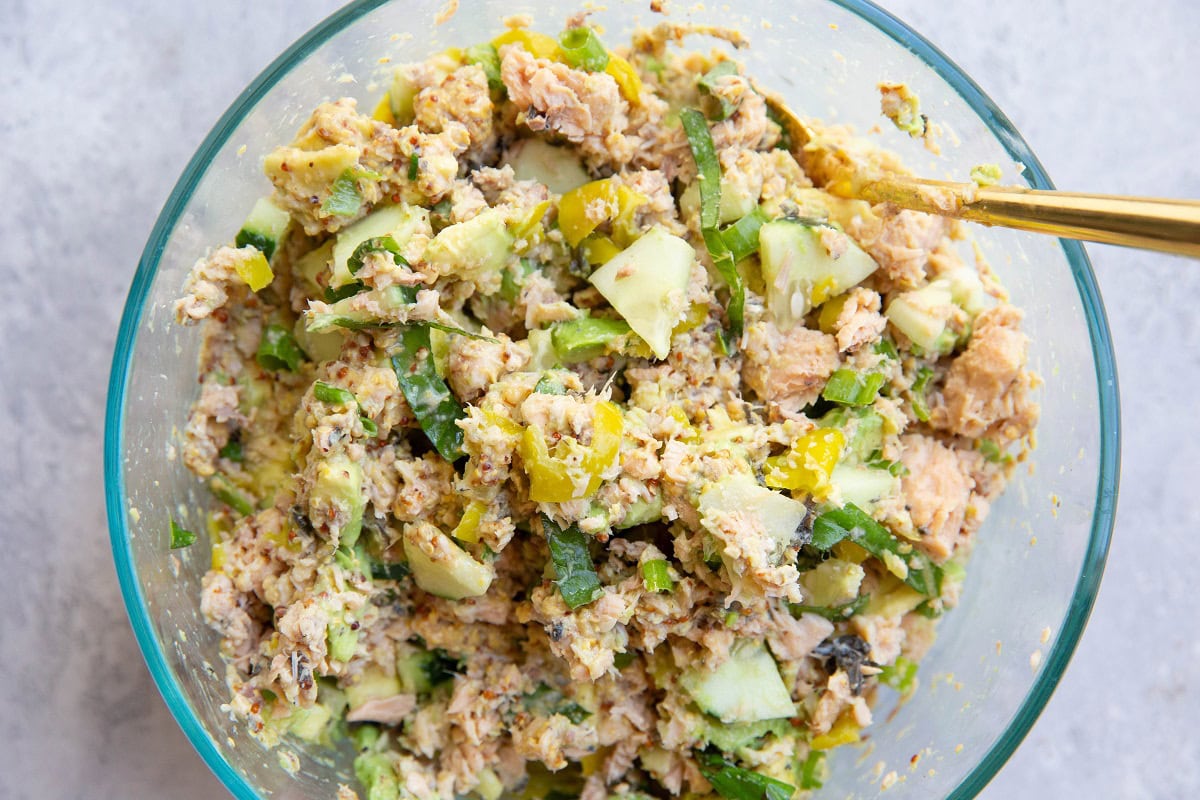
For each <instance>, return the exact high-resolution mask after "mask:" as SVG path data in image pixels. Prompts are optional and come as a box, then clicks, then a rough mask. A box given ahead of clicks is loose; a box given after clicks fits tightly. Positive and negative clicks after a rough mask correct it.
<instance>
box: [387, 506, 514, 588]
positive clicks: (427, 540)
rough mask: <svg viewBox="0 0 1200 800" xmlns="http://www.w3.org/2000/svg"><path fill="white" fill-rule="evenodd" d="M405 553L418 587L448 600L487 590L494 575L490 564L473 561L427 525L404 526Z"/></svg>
mask: <svg viewBox="0 0 1200 800" xmlns="http://www.w3.org/2000/svg"><path fill="white" fill-rule="evenodd" d="M404 555H405V557H406V558H407V559H408V563H409V566H410V567H412V575H413V580H415V581H416V582H417V586H420V587H421V588H422V589H424V590H425V591H427V592H429V593H430V594H433V595H437V596H438V597H445V598H446V599H448V600H461V599H463V598H464V597H478V596H479V595H481V594H483V593H484V592H486V591H487V590H488V586H490V585H491V583H492V578H494V577H495V575H496V573H495V570H494V569H492V567H491V566H489V565H486V564H481V563H479V562H478V561H476V560H475V559H474V558H472V557H471V555H470V554H469V553H468V552H466V551H465V550H463V549H462V548H460V547H459V546H458V545H456V544H455V543H454V541H453V540H452V539H451V538H450V537H449V536H447V535H446V534H444V533H442V532H441V531H439V530H438V529H437V528H434V527H433V526H432V525H429V524H419V525H410V526H409V527H408V528H406V529H405V532H404Z"/></svg>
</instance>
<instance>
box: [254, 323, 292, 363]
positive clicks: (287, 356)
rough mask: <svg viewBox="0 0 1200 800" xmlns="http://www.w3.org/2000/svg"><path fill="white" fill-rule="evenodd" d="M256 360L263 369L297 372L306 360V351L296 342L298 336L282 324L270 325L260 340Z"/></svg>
mask: <svg viewBox="0 0 1200 800" xmlns="http://www.w3.org/2000/svg"><path fill="white" fill-rule="evenodd" d="M255 360H256V361H258V364H259V366H261V367H262V368H263V369H267V370H271V371H273V372H274V371H278V370H281V369H286V370H287V371H288V372H295V371H296V370H298V369H300V363H301V362H302V361H304V351H303V350H301V349H300V345H298V344H297V343H296V337H294V336H292V332H291V331H289V330H288V329H287V328H285V327H283V326H282V325H268V326H267V327H266V329H265V330H264V331H263V335H262V339H260V340H259V342H258V353H257V354H256V355H255Z"/></svg>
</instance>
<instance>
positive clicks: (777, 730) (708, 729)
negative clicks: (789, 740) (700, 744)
mask: <svg viewBox="0 0 1200 800" xmlns="http://www.w3.org/2000/svg"><path fill="white" fill-rule="evenodd" d="M790 729H791V723H789V722H788V721H787V720H786V719H761V720H758V721H757V722H735V723H732V724H729V725H727V724H725V723H723V722H716V721H714V720H709V721H707V724H706V725H705V727H704V733H703V736H704V738H705V739H706V740H708V743H709V744H711V745H712V746H713V747H715V748H717V749H718V750H720V751H722V752H725V753H732V752H733V751H735V750H740V749H741V748H743V747H752V746H753V745H754V744H755V743H757V742H758V740H759V739H761V738H763V737H764V736H766V735H768V734H774V735H775V736H783V735H785V734H786V733H788V732H789V730H790Z"/></svg>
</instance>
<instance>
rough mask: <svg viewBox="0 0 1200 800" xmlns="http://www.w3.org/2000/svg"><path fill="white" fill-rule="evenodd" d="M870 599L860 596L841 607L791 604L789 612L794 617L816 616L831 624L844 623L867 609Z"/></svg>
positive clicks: (869, 597) (866, 596) (867, 596)
mask: <svg viewBox="0 0 1200 800" xmlns="http://www.w3.org/2000/svg"><path fill="white" fill-rule="evenodd" d="M870 599H871V596H870V595H868V594H864V595H859V596H858V597H856V598H854V599H853V600H851V601H850V602H849V603H844V604H842V605H840V606H806V605H802V604H800V603H789V604H788V610H789V611H791V612H792V616H793V617H799V616H800V615H801V614H816V615H817V616H819V617H824V618H825V619H827V620H829V621H830V622H842V621H843V620H847V619H849V618H850V617H853V616H854V615H855V614H857V613H858V612H860V611H862V610H863V609H864V608H866V607H867V603H868V602H869V601H870Z"/></svg>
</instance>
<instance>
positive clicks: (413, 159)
mask: <svg viewBox="0 0 1200 800" xmlns="http://www.w3.org/2000/svg"><path fill="white" fill-rule="evenodd" d="M420 170H421V156H420V154H418V153H417V151H415V150H414V151H413V153H412V155H410V156H409V157H408V179H409V180H410V181H415V180H416V179H417V176H418V175H419V174H421V172H420ZM351 272H353V270H351Z"/></svg>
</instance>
